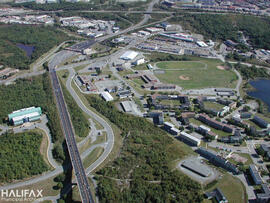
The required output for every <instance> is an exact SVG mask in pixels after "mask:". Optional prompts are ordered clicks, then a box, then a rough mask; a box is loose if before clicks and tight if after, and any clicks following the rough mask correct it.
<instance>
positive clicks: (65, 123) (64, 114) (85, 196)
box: [49, 67, 94, 203]
mask: <svg viewBox="0 0 270 203" xmlns="http://www.w3.org/2000/svg"><path fill="white" fill-rule="evenodd" d="M49 68H50V70H49V72H50V78H51V81H52V84H53V89H54V95H55V98H56V103H57V107H58V111H59V115H60V120H61V124H62V129H63V131H64V135H65V139H66V143H67V147H68V151H69V155H70V160H71V163H72V166H73V169H74V173H75V177H76V180H77V185H78V188H79V191H80V195H81V199H82V202H83V203H92V202H94V200H93V197H92V194H91V191H90V186H89V183H88V179H87V176H86V174H85V171H84V168H83V164H82V160H81V157H80V153H79V150H78V147H77V144H76V140H75V134H74V130H73V127H72V124H71V121H70V117H69V113H68V110H67V107H66V104H65V100H64V96H63V93H62V89H61V86H60V84H59V81H58V78H57V75H56V72H55V69H54V68H55V67H49Z"/></svg>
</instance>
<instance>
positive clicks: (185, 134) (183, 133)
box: [180, 132, 201, 142]
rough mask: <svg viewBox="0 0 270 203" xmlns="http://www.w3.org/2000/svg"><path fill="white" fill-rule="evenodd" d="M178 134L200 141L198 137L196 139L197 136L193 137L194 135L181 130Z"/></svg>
mask: <svg viewBox="0 0 270 203" xmlns="http://www.w3.org/2000/svg"><path fill="white" fill-rule="evenodd" d="M180 135H181V136H183V137H187V138H189V139H191V140H194V141H196V142H201V140H200V139H198V138H196V137H194V136H192V135H190V134H187V133H186V132H181V133H180Z"/></svg>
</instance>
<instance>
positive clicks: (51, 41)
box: [0, 25, 69, 69]
mask: <svg viewBox="0 0 270 203" xmlns="http://www.w3.org/2000/svg"><path fill="white" fill-rule="evenodd" d="M67 39H69V37H68V36H67V35H66V34H65V33H63V32H61V31H59V30H56V28H54V27H49V26H48V27H44V26H33V25H31V26H28V25H2V26H0V64H3V65H7V66H10V67H13V68H19V69H28V68H29V65H30V63H32V62H33V61H34V60H36V59H37V58H38V57H40V56H41V55H42V54H44V53H46V52H47V51H49V50H50V49H51V48H53V47H54V46H56V45H58V44H60V43H61V42H63V41H65V40H67ZM17 44H24V45H31V46H33V47H34V48H35V49H34V51H33V53H32V55H31V57H27V55H26V53H25V52H24V51H23V50H22V49H20V48H19V47H17V46H16V45H17Z"/></svg>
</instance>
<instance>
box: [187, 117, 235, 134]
mask: <svg viewBox="0 0 270 203" xmlns="http://www.w3.org/2000/svg"><path fill="white" fill-rule="evenodd" d="M189 121H190V122H191V123H193V124H195V125H198V126H199V125H204V126H206V127H208V128H210V129H211V131H212V132H214V133H215V134H217V135H218V137H224V136H229V135H231V133H226V132H224V131H222V130H217V129H215V128H212V127H210V126H208V125H206V124H204V123H203V122H201V121H199V120H196V119H194V118H190V119H189Z"/></svg>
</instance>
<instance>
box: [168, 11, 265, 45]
mask: <svg viewBox="0 0 270 203" xmlns="http://www.w3.org/2000/svg"><path fill="white" fill-rule="evenodd" d="M172 22H178V23H179V22H180V23H181V24H183V25H184V26H185V27H186V28H188V29H191V30H194V31H196V32H198V33H201V34H203V35H204V36H206V37H207V38H211V39H213V40H218V39H220V40H227V39H231V40H234V41H237V42H239V31H242V32H243V33H244V35H245V36H248V37H249V41H250V43H251V45H253V46H254V47H255V48H264V49H270V38H269V35H270V19H269V18H268V17H255V16H246V15H233V14H230V15H218V14H185V15H176V16H175V17H174V18H173V19H172Z"/></svg>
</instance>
